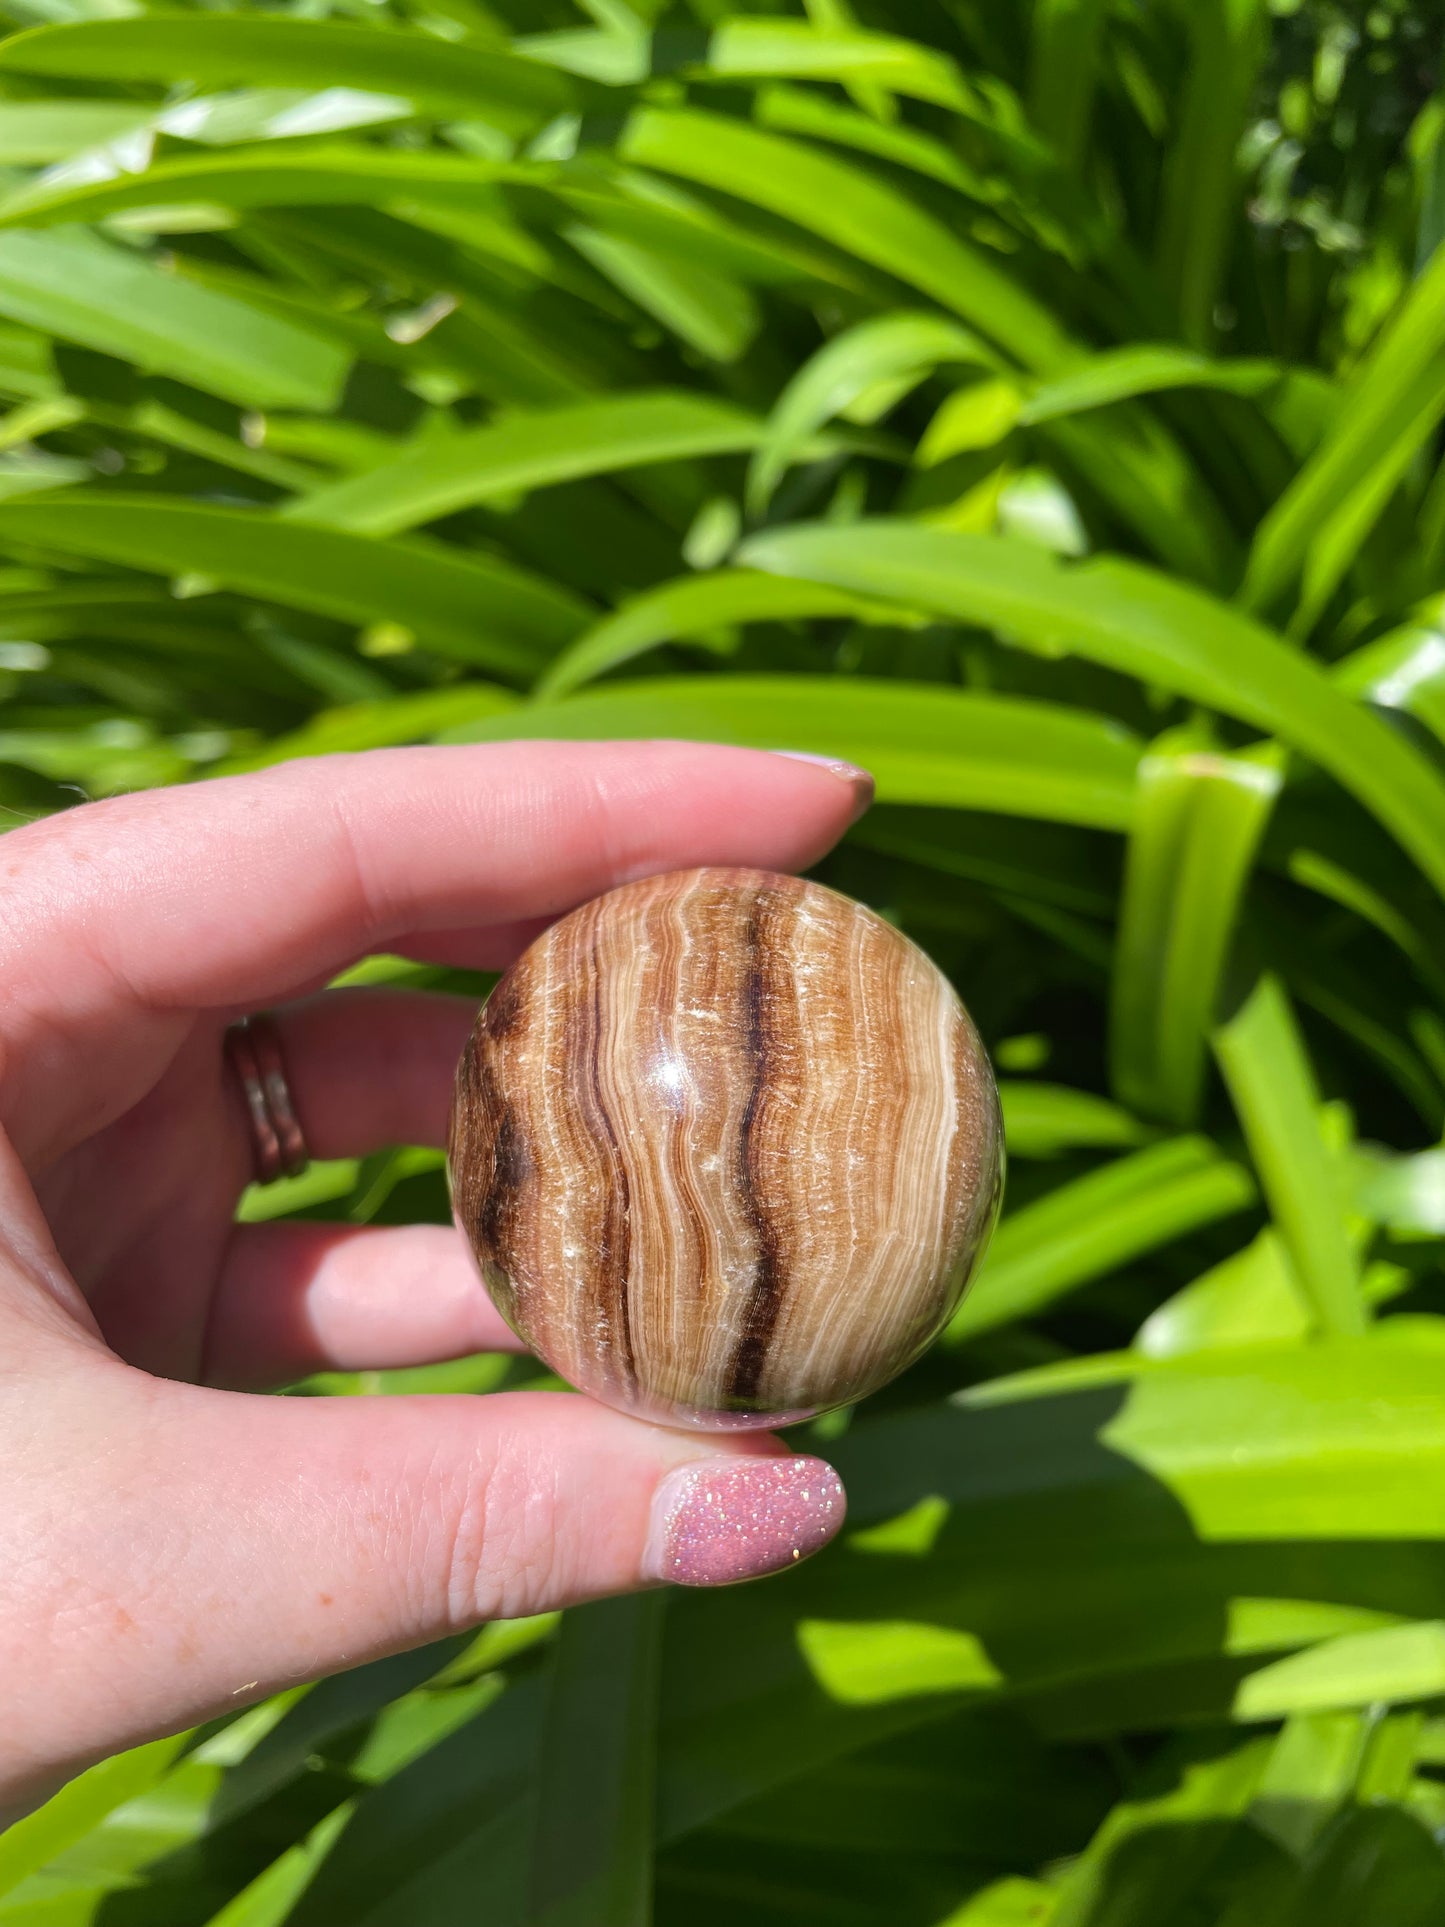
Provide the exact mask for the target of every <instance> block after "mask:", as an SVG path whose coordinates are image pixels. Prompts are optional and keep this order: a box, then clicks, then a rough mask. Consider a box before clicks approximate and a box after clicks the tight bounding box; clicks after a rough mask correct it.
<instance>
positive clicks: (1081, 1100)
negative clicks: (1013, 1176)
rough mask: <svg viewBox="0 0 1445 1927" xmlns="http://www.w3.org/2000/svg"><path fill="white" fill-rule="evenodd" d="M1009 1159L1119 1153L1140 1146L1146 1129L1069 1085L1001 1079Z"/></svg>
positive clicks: (1124, 1113)
mask: <svg viewBox="0 0 1445 1927" xmlns="http://www.w3.org/2000/svg"><path fill="white" fill-rule="evenodd" d="M998 1094H999V1101H1000V1103H1001V1104H1002V1105H1003V1126H1004V1138H1005V1141H1006V1142H1007V1144H1008V1151H1009V1156H1010V1157H1015V1158H1052V1157H1058V1156H1059V1155H1060V1154H1061V1153H1062V1152H1064V1151H1106V1150H1107V1151H1123V1150H1131V1149H1133V1148H1134V1147H1136V1146H1138V1145H1141V1144H1144V1143H1146V1142H1147V1140H1148V1138H1149V1127H1148V1125H1147V1124H1143V1123H1141V1122H1140V1120H1139V1119H1138V1118H1137V1117H1133V1116H1131V1115H1130V1114H1129V1112H1128V1111H1126V1110H1123V1109H1121V1108H1120V1106H1119V1105H1117V1104H1111V1103H1109V1101H1108V1099H1107V1098H1102V1097H1095V1096H1094V1094H1093V1092H1092V1091H1079V1090H1075V1089H1074V1088H1073V1086H1072V1085H1069V1084H1032V1083H1028V1082H1026V1081H1025V1080H1024V1079H1022V1078H1004V1079H1002V1080H1001V1081H1000V1083H999V1087H998Z"/></svg>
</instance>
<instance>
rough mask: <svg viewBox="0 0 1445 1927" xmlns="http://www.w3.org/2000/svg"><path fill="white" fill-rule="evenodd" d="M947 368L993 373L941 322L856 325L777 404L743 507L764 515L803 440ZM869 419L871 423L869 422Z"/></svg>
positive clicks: (893, 320)
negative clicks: (881, 395) (863, 399)
mask: <svg viewBox="0 0 1445 1927" xmlns="http://www.w3.org/2000/svg"><path fill="white" fill-rule="evenodd" d="M945 362H964V363H972V364H975V365H981V366H983V367H995V366H997V363H998V357H997V356H996V355H995V354H994V353H993V351H992V350H991V349H989V348H987V347H985V345H984V343H983V342H981V341H980V340H979V339H978V337H977V336H976V335H974V334H971V333H970V332H969V331H968V330H967V329H966V328H960V327H959V326H958V325H957V324H956V323H955V322H950V321H946V320H944V318H943V317H942V316H941V315H931V314H886V315H875V316H874V317H873V318H872V319H871V320H869V321H860V322H859V323H858V324H857V326H856V327H853V328H849V329H847V330H845V331H844V333H842V334H840V335H835V336H834V337H833V339H832V340H831V341H829V342H828V343H826V344H825V346H823V347H822V348H820V349H819V350H818V352H817V354H816V355H814V356H813V358H812V359H811V360H810V361H806V362H804V364H803V366H802V367H801V368H800V369H799V371H798V373H797V374H796V375H794V377H793V379H792V380H791V381H790V382H789V383H788V386H787V387H786V388H785V389H784V390H783V392H782V394H781V395H780V396H779V397H778V400H777V403H776V404H775V406H774V408H773V412H772V414H771V415H770V416H769V418H768V426H767V434H766V437H765V439H764V440H763V443H762V446H761V447H760V448H759V449H758V452H757V454H756V455H755V456H754V457H753V460H752V463H751V465H750V466H749V469H748V490H747V498H748V507H749V509H750V510H751V512H752V513H753V514H754V515H755V516H757V515H761V514H762V512H763V510H764V509H765V508H766V507H767V505H768V503H769V502H770V501H771V500H772V497H773V493H774V491H775V490H776V488H777V485H778V483H779V482H780V481H781V480H782V477H783V475H784V473H785V472H786V470H787V469H788V467H789V466H790V465H791V464H792V463H793V462H795V461H798V460H799V459H800V458H801V454H802V451H803V449H804V447H805V446H806V444H807V441H808V438H809V437H810V436H811V435H812V434H813V433H814V432H815V430H817V429H819V428H821V427H822V426H823V424H824V423H825V422H828V421H831V420H832V418H833V417H834V416H835V415H840V414H846V413H847V411H848V410H849V409H850V408H852V407H853V405H854V404H855V403H856V402H857V401H858V400H859V398H860V396H865V395H867V393H868V392H869V390H871V389H876V388H880V387H881V388H883V389H884V390H885V392H886V395H887V397H888V400H889V402H890V404H891V402H892V401H893V400H895V399H897V398H898V396H899V394H900V393H901V392H905V391H906V389H907V387H910V386H912V385H913V384H914V383H916V382H919V381H922V380H923V379H924V378H925V377H926V376H928V375H930V374H932V373H933V371H934V369H935V368H937V367H938V366H939V365H940V364H942V363H945ZM870 418H871V417H870Z"/></svg>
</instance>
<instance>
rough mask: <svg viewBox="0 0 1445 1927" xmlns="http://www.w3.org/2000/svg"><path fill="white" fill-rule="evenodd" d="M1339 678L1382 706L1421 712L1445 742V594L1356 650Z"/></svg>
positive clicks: (1420, 716) (1339, 670) (1417, 714)
mask: <svg viewBox="0 0 1445 1927" xmlns="http://www.w3.org/2000/svg"><path fill="white" fill-rule="evenodd" d="M1334 676H1335V681H1336V682H1337V683H1338V684H1339V686H1340V688H1341V689H1343V690H1346V691H1347V692H1348V693H1349V694H1350V695H1352V696H1358V697H1362V698H1363V699H1364V700H1365V701H1366V702H1371V703H1375V704H1377V705H1378V706H1379V707H1380V708H1381V709H1386V710H1390V709H1394V710H1403V711H1404V712H1405V713H1406V714H1407V715H1410V716H1414V717H1417V718H1418V719H1419V721H1420V722H1422V723H1423V724H1424V725H1425V727H1426V728H1427V729H1428V730H1429V731H1430V733H1431V734H1432V735H1433V736H1435V737H1436V738H1438V739H1439V740H1440V741H1441V742H1445V596H1432V597H1430V598H1429V599H1428V600H1427V601H1426V602H1423V603H1422V604H1421V605H1420V606H1419V608H1417V609H1415V610H1414V611H1413V612H1412V614H1411V617H1410V620H1409V621H1408V622H1404V623H1402V624H1401V625H1400V627H1399V628H1398V629H1391V630H1389V631H1387V633H1386V634H1385V635H1383V636H1377V637H1376V638H1375V639H1374V641H1373V642H1367V643H1365V644H1364V645H1363V646H1362V647H1361V648H1359V649H1355V650H1352V651H1351V653H1350V654H1349V655H1348V656H1345V657H1344V658H1343V659H1342V660H1341V661H1340V662H1338V663H1337V664H1336V665H1335V670H1334Z"/></svg>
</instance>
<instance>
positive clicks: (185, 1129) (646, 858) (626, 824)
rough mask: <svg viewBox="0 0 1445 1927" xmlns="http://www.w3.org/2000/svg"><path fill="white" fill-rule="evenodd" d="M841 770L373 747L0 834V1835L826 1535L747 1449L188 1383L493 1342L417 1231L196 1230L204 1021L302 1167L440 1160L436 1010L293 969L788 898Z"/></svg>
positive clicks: (473, 952) (230, 1087) (578, 1405)
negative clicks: (336, 1677)
mask: <svg viewBox="0 0 1445 1927" xmlns="http://www.w3.org/2000/svg"><path fill="white" fill-rule="evenodd" d="M840 776H842V777H843V779H844V780H840ZM849 778H850V773H849V772H848V771H847V769H846V766H835V767H833V768H820V767H815V766H813V765H811V764H810V763H809V762H807V761H795V760H789V759H785V758H783V757H780V756H773V755H768V754H764V753H761V752H756V751H749V750H733V749H722V748H713V747H702V746H697V745H691V744H677V743H653V744H632V743H628V744H608V743H602V744H576V745H573V744H565V743H535V744H534V743H526V744H522V743H519V744H508V745H503V746H500V747H495V748H477V749H417V750H379V751H374V752H371V753H369V754H366V755H360V756H350V757H332V758H325V759H321V760H317V761H314V762H309V763H296V764H288V765H284V766H282V767H280V768H277V769H274V770H270V771H267V772H265V773H263V774H260V775H255V776H243V777H233V778H229V779H225V780H220V781H216V782H212V783H208V784H204V785H199V786H197V787H194V788H189V789H178V790H170V791H160V792H155V793H151V794H145V795H139V796H132V797H125V798H120V799H116V800H114V801H110V802H104V803H96V804H90V805H87V806H86V807H84V808H81V809H77V810H73V811H70V812H68V813H66V814H64V815H61V816H56V817H52V818H50V819H48V820H47V821H44V822H41V823H37V824H34V825H31V826H29V827H26V828H23V829H19V830H15V831H13V832H11V833H10V834H8V835H6V836H5V837H4V838H3V839H0V984H3V986H4V991H3V1001H0V1704H3V1705H4V1707H5V1720H4V1722H3V1724H0V1812H3V1810H4V1809H7V1808H8V1809H9V1810H10V1814H11V1817H13V1815H14V1812H15V1811H16V1810H17V1809H21V1808H23V1807H24V1806H25V1805H27V1804H33V1803H34V1801H36V1800H37V1799H39V1798H43V1797H44V1796H45V1795H46V1794H47V1793H48V1792H49V1791H50V1790H51V1788H52V1787H53V1786H54V1785H55V1784H57V1783H59V1782H60V1781H61V1780H63V1779H64V1778H65V1777H66V1776H67V1775H68V1774H70V1773H72V1772H74V1771H76V1770H77V1769H79V1768H80V1767H83V1766H85V1765H86V1764H88V1763H90V1762H91V1761H92V1760H95V1759H97V1758H100V1757H102V1756H104V1755H105V1754H108V1753H111V1752H114V1751H116V1750H118V1749H120V1748H122V1747H125V1746H129V1745H133V1744H135V1743H137V1742H139V1741H140V1740H143V1739H146V1738H149V1737H152V1736H155V1735H157V1734H160V1733H164V1732H169V1731H176V1730H178V1729H180V1728H181V1727H183V1726H186V1725H189V1724H191V1723H193V1722H194V1721H197V1720H200V1719H204V1718H207V1717H209V1716H213V1715H215V1714H216V1713H218V1712H221V1711H224V1710H227V1709H230V1708H235V1707H237V1706H240V1705H244V1704H246V1703H247V1702H248V1701H250V1700H253V1699H257V1698H260V1697H262V1696H263V1695H265V1694H267V1693H270V1692H273V1691H275V1690H276V1689H277V1688H279V1687H282V1686H286V1685H289V1684H293V1683H295V1682H297V1681H300V1680H305V1679H309V1678H313V1677H315V1676H317V1675H319V1674H323V1673H327V1672H331V1671H335V1670H337V1669H338V1668H341V1667H345V1666H351V1665H355V1664H358V1663H359V1662H361V1661H363V1660H366V1659H370V1658H374V1657H376V1656H378V1655H380V1654H383V1653H387V1652H392V1651H396V1650H398V1649H400V1648H403V1647H406V1646H412V1645H417V1644H420V1643H421V1642H423V1641H426V1640H431V1639H436V1638H438V1637H440V1636H442V1635H444V1634H446V1633H448V1632H451V1631H454V1630H456V1629H457V1628H459V1627H463V1626H466V1625H469V1624H472V1623H475V1622H476V1621H479V1620H482V1619H487V1618H492V1617H512V1616H515V1615H518V1614H524V1613H535V1612H539V1611H542V1610H545V1609H547V1608H551V1607H556V1606H564V1605H566V1604H568V1603H569V1602H572V1601H576V1600H580V1599H585V1598H589V1597H592V1596H594V1595H598V1594H602V1593H609V1592H619V1591H623V1590H626V1589H627V1588H629V1587H636V1586H638V1585H641V1584H645V1583H648V1582H649V1581H655V1580H656V1579H658V1578H660V1577H662V1576H663V1575H664V1572H667V1573H668V1574H670V1575H671V1576H678V1575H679V1573H680V1572H681V1574H682V1576H686V1577H690V1578H692V1579H694V1580H697V1581H699V1582H703V1583H706V1582H708V1581H711V1580H717V1579H725V1578H740V1577H745V1576H748V1575H749V1574H751V1573H753V1572H758V1571H765V1570H770V1569H771V1568H772V1567H773V1566H775V1565H778V1564H782V1563H784V1562H786V1561H787V1560H789V1559H790V1558H791V1556H792V1552H791V1548H792V1546H793V1545H795V1544H797V1545H802V1546H803V1547H804V1548H805V1549H809V1550H811V1549H814V1548H815V1547H816V1546H818V1545H821V1544H822V1543H824V1541H825V1540H826V1539H827V1538H829V1537H830V1536H831V1534H832V1532H833V1531H834V1530H836V1528H837V1525H838V1524H839V1523H840V1522H841V1518H842V1495H841V1488H839V1486H838V1484H837V1480H836V1476H835V1475H834V1474H833V1473H832V1472H831V1471H829V1470H828V1469H827V1468H826V1467H822V1466H819V1465H818V1463H817V1461H815V1460H806V1459H804V1460H798V1459H791V1458H788V1457H786V1456H785V1455H784V1448H783V1447H782V1445H781V1444H780V1443H779V1442H778V1441H777V1440H776V1439H771V1438H768V1437H766V1436H764V1437H758V1436H756V1435H753V1436H743V1437H736V1436H734V1437H701V1436H696V1435H684V1434H681V1433H674V1432H669V1431H663V1430H659V1429H657V1428H655V1427H651V1426H647V1425H642V1424H639V1423H637V1422H635V1421H633V1420H629V1419H627V1418H624V1417H622V1416H620V1415H619V1414H617V1413H614V1412H610V1411H606V1410H604V1409H603V1408H601V1407H600V1406H597V1405H594V1404H592V1403H590V1402H589V1401H587V1400H585V1399H581V1398H578V1397H575V1396H571V1395H568V1394H563V1393H511V1394H501V1395H498V1396H496V1397H493V1398H488V1399H475V1398H468V1397H413V1398H391V1399H385V1400H370V1399H366V1400H358V1399H345V1398H341V1399H334V1400H333V1399H266V1398H258V1397H254V1396H248V1395H247V1394H246V1393H245V1392H244V1391H240V1390H220V1389H215V1388H217V1387H221V1386H225V1387H238V1386H250V1387H262V1386H266V1385H274V1384H279V1383H284V1382H286V1381H288V1380H291V1379H294V1378H296V1377H298V1376H299V1375H301V1374H303V1373H305V1372H309V1371H312V1370H316V1369H319V1368H322V1367H338V1368H344V1369H362V1368H371V1367H383V1366H394V1365H403V1364H415V1363H420V1362H424V1361H428V1360H434V1359H440V1358H446V1357H453V1356H456V1355H459V1354H461V1353H465V1352H468V1351H473V1350H481V1349H486V1348H498V1347H502V1346H513V1344H514V1341H513V1340H512V1339H511V1337H510V1334H509V1333H508V1332H507V1331H506V1329H505V1327H504V1326H503V1325H502V1323H501V1321H500V1319H499V1318H498V1317H497V1315H496V1314H495V1313H494V1312H493V1311H492V1309H491V1307H490V1306H489V1304H488V1302H487V1300H486V1297H485V1294H484V1292H483V1290H482V1287H481V1285H480V1283H479V1280H478V1278H477V1274H476V1271H475V1268H474V1267H473V1264H472V1261H471V1258H470V1256H469V1254H468V1253H467V1251H466V1250H465V1248H464V1246H463V1244H462V1242H461V1240H460V1238H459V1236H458V1235H457V1234H456V1233H455V1232H454V1231H452V1230H450V1229H444V1228H442V1227H439V1226H431V1225H427V1226H413V1227H394V1228H385V1229H383V1228H357V1227H354V1226H328V1225H317V1224H314V1223H294V1224H287V1223H284V1222H279V1223H273V1224H265V1225H255V1226H236V1225H235V1224H234V1223H233V1218H234V1212H235V1205H236V1200H237V1198H238V1196H239V1195H240V1193H241V1191H242V1189H243V1187H244V1186H245V1184H246V1183H247V1181H248V1178H249V1176H250V1163H251V1148H250V1136H249V1127H248V1124H247V1121H246V1117H245V1113H244V1108H243V1105H242V1101H241V1096H240V1092H239V1090H238V1088H237V1087H236V1084H235V1081H234V1078H233V1077H232V1076H231V1074H230V1073H229V1072H228V1071H226V1070H225V1068H224V1066H223V1054H222V1033H223V1030H224V1027H225V1026H226V1024H227V1023H228V1022H230V1021H232V1020H233V1019H234V1018H236V1017H237V1016H239V1015H241V1014H243V1013H245V1012H247V1011H250V1010H254V1009H256V1008H258V1007H261V1006H274V1005H277V1004H280V1005H281V1006H282V1007H281V1009H280V1012H279V1024H280V1028H281V1033H282V1040H283V1047H284V1054H285V1059H286V1065H287V1071H288V1076H289V1081H290V1085H291V1089H292V1093H293V1096H294V1098H295V1102H296V1106H297V1110H298V1114H299V1116H300V1120H301V1123H302V1126H303V1129H304V1131H305V1134H306V1138H307V1141H308V1144H309V1146H310V1148H311V1151H312V1153H313V1155H314V1156H317V1157H320V1158H338V1157H358V1156H363V1155H365V1154H367V1153H369V1152H372V1151H375V1150H377V1149H379V1148H381V1147H382V1146H385V1145H387V1144H391V1143H415V1144H432V1145H440V1144H442V1143H443V1142H444V1141H445V1128H446V1120H447V1112H448V1106H449V1099H450V1091H451V1079H452V1072H453V1068H454V1066H455V1063H456V1060H457V1057H458V1055H459V1053H460V1051H461V1048H462V1045H463V1042H464V1041H465V1039H466V1036H467V1033H468V1031H469V1029H470V1026H471V1022H472V1019H473V1016H474V1014H475V1012H474V1008H473V1006H472V1005H470V1004H469V1003H468V1002H467V1001H466V1000H465V999H458V998H447V997H440V996H431V995H425V994H419V993H414V992H401V991H387V990H351V991H328V990H326V989H324V988H323V987H324V986H325V985H326V984H327V983H328V982H329V981H330V980H331V978H332V977H334V976H335V975H336V974H337V973H338V972H339V971H340V970H342V969H344V968H345V967H346V966H347V965H348V964H350V963H352V962H354V961H355V960H356V959H357V958H358V957H361V956H364V955H366V954H367V953H368V952H372V951H377V950H390V951H397V952H400V953H402V954H404V955H407V956H411V957H416V958H423V959H427V960H431V961H440V962H446V963H453V964H461V965H467V966H471V967H478V968H497V967H500V966H502V965H504V964H505V963H507V962H508V961H509V960H510V959H511V958H512V957H513V956H514V955H516V953H517V952H518V951H519V950H520V949H521V948H522V947H523V946H524V945H525V944H526V943H527V942H528V941H529V940H530V938H531V937H532V936H533V935H534V934H535V933H536V932H537V931H538V930H540V929H541V928H542V927H544V926H545V924H546V923H547V922H549V921H550V920H551V919H553V918H554V917H556V916H557V915H559V914H560V913H561V912H563V911H565V910H566V909H568V908H570V907H571V906H572V905H573V904H575V903H578V902H580V901H583V900H585V899H586V898H588V897H590V896H594V895H596V894H597V893H598V892H599V891H602V890H605V889H608V888H610V887H611V886H612V885H614V884H617V883H620V882H622V881H624V880H625V879H627V878H629V877H635V876H641V875H646V874H649V873H652V872H657V871H664V870H669V869H676V868H682V867H685V866H687V865H690V864H696V863H704V862H716V863H745V864H757V865H761V866H763V867H766V868H771V869H795V868H801V867H804V866H806V865H807V864H809V863H811V862H813V861H814V860H815V859H816V858H817V857H819V856H820V855H822V853H823V852H824V851H825V850H826V849H827V848H828V847H829V846H830V845H831V844H832V843H833V842H834V841H835V839H836V838H837V837H838V836H839V835H841V833H842V832H843V830H844V829H845V828H846V827H847V825H848V823H849V822H850V821H851V820H852V818H853V817H854V816H855V815H856V814H857V811H858V808H859V807H861V805H862V803H863V802H865V801H866V793H867V791H866V779H858V780H857V781H853V780H849ZM186 1381H191V1382H186ZM693 1467H705V1468H706V1472H705V1473H696V1472H692V1471H689V1470H688V1468H693ZM805 1494H806V1495H807V1496H805ZM679 1547H682V1548H684V1549H685V1550H686V1551H687V1558H686V1560H685V1561H684V1564H683V1566H682V1567H679V1565H678V1561H677V1556H676V1555H677V1553H678V1549H679ZM669 1554H671V1555H672V1556H671V1557H669Z"/></svg>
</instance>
